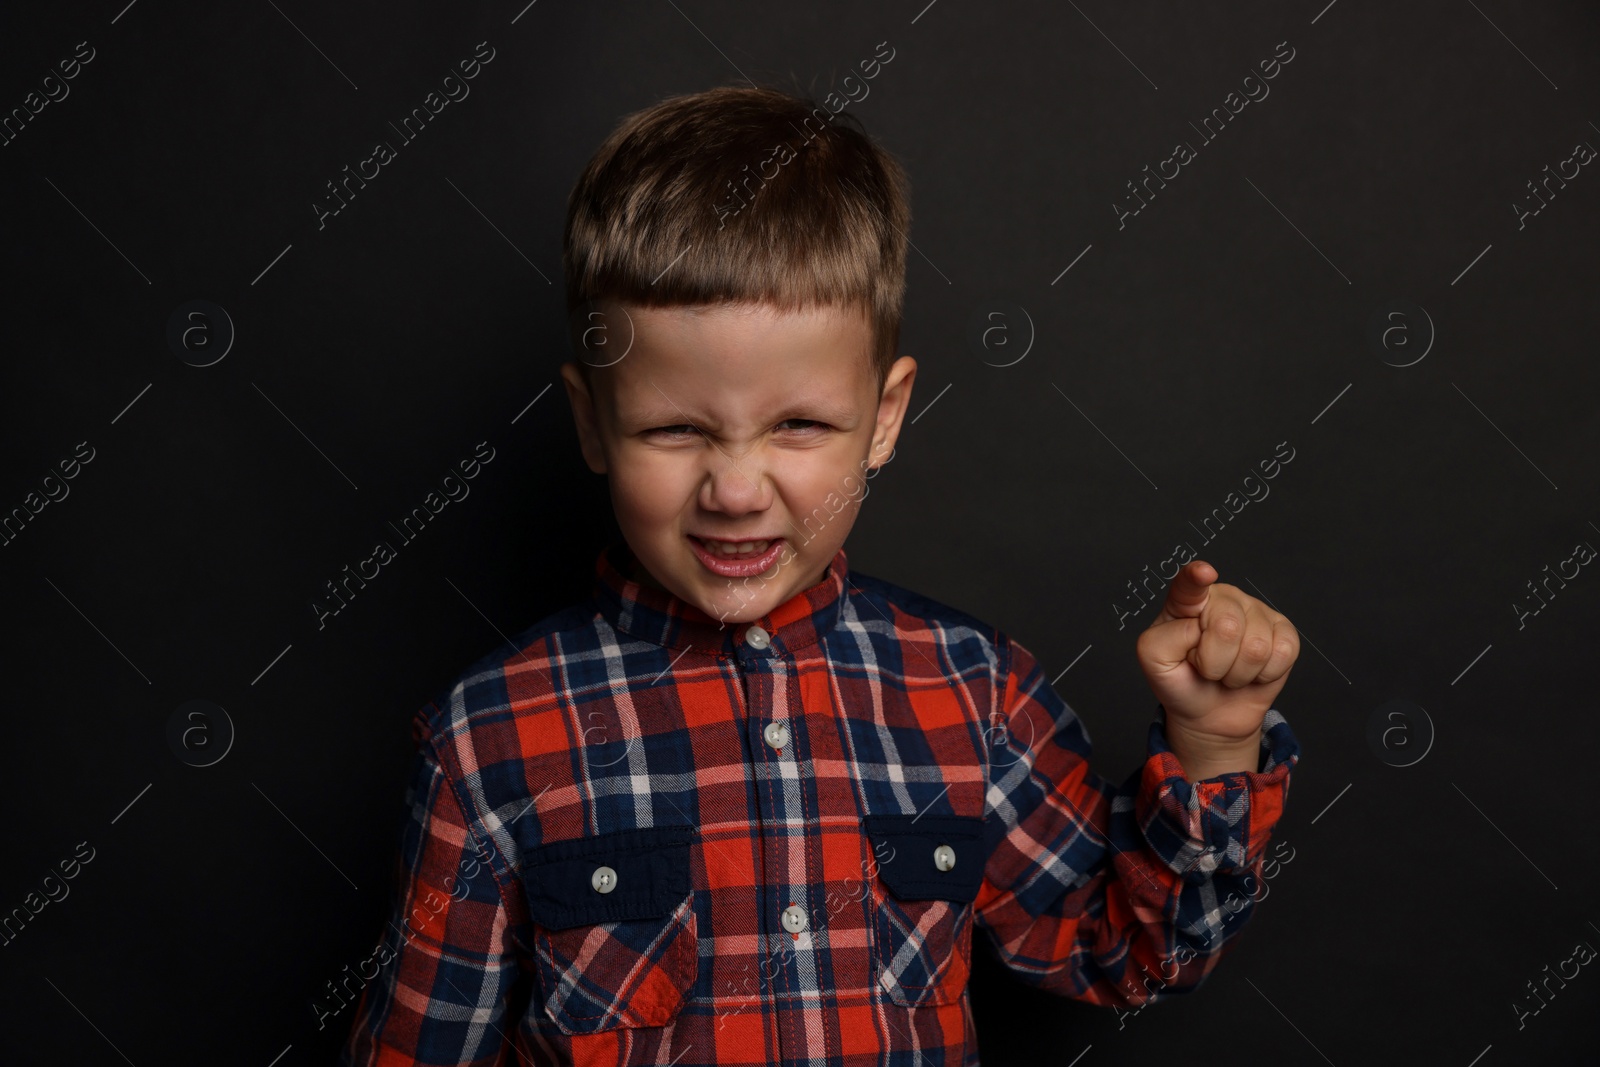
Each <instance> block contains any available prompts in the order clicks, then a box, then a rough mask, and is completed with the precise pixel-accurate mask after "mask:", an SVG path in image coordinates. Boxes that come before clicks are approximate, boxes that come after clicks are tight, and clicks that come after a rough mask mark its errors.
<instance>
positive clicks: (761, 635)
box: [737, 625, 828, 1063]
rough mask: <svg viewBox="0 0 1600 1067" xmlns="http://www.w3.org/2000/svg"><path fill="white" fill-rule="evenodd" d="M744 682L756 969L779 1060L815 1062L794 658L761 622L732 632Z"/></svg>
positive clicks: (807, 831)
mask: <svg viewBox="0 0 1600 1067" xmlns="http://www.w3.org/2000/svg"><path fill="white" fill-rule="evenodd" d="M737 648H738V662H739V666H740V669H741V675H742V680H743V684H744V693H745V699H746V702H747V709H748V717H747V718H746V720H745V724H746V727H745V728H746V730H748V731H749V739H748V741H749V751H750V753H751V758H752V761H753V764H754V765H753V767H752V781H753V782H754V785H755V794H756V804H757V807H758V818H759V825H757V826H756V827H754V830H755V832H756V833H757V834H759V836H760V840H761V843H762V847H761V849H760V856H761V885H760V886H759V887H758V894H757V895H758V907H759V909H760V926H759V928H760V931H761V936H760V941H761V958H760V961H759V964H758V966H759V968H760V972H761V974H762V976H763V979H764V981H763V983H762V986H763V989H764V991H765V993H766V995H767V997H768V1000H769V1005H770V1010H771V1012H772V1013H773V1014H772V1017H773V1019H774V1021H775V1024H776V1033H777V1039H778V1051H779V1055H780V1058H781V1059H782V1061H783V1062H786V1063H787V1062H805V1061H815V1060H818V1059H821V1058H823V1057H825V1056H826V1055H827V1052H828V1050H827V1049H826V1047H825V1046H826V1043H827V1042H826V1036H825V1032H824V1029H823V1025H822V1024H823V1020H822V1013H821V1011H820V1008H819V1000H818V996H819V993H820V981H819V967H820V964H821V961H820V960H819V959H818V947H819V945H818V942H817V936H816V935H817V931H816V930H815V929H814V928H813V922H812V914H813V910H814V908H813V905H814V903H815V901H813V900H812V899H811V897H812V890H811V886H812V883H813V880H814V876H815V875H816V874H817V872H814V871H813V870H812V869H811V867H812V860H811V853H812V849H811V847H810V846H811V844H812V841H811V837H812V830H813V826H812V823H813V819H812V817H811V815H812V813H811V812H810V811H809V807H808V804H807V801H806V796H807V791H806V789H805V783H804V782H802V781H801V777H800V766H801V760H800V756H799V753H800V750H801V749H803V748H804V745H805V737H804V730H805V717H804V714H803V710H804V709H802V708H800V707H798V706H796V705H795V703H794V699H793V694H795V693H796V692H797V689H796V687H795V686H793V685H792V684H791V682H792V680H793V679H792V677H791V675H792V672H793V670H794V667H793V663H792V661H790V660H789V659H787V658H786V657H784V656H782V655H779V654H778V650H777V649H776V648H774V638H773V637H772V635H771V634H769V633H768V632H767V631H766V630H765V629H763V628H762V627H761V626H759V625H751V626H748V627H746V628H745V629H744V630H743V631H742V632H741V633H740V634H739V635H738V639H737Z"/></svg>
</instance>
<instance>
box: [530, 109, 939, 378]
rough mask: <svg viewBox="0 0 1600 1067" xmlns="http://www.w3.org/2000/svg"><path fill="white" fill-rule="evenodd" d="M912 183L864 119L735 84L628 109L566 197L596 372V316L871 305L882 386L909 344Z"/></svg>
mask: <svg viewBox="0 0 1600 1067" xmlns="http://www.w3.org/2000/svg"><path fill="white" fill-rule="evenodd" d="M909 187H910V183H909V180H908V179H907V177H906V174H905V171H904V170H903V169H902V168H901V167H900V165H899V163H898V162H896V160H895V159H894V157H892V156H891V155H890V154H889V153H888V152H887V151H885V150H884V149H883V148H881V147H880V146H879V145H878V144H877V143H876V142H875V141H873V140H872V139H871V138H870V137H868V136H867V134H866V132H865V130H864V129H862V128H861V125H860V122H859V120H857V119H856V118H855V116H853V115H848V114H847V113H844V112H840V113H838V114H835V113H834V112H832V111H830V110H829V109H828V108H826V107H822V106H818V105H815V104H813V103H812V102H810V101H808V100H804V99H801V98H799V97H797V96H792V95H790V94H788V93H785V92H782V91H780V90H777V89H770V88H743V87H737V86H722V87H718V88H714V89H707V90H705V91H703V92H698V93H690V94H684V95H680V96H673V97H669V98H667V99H665V100H662V101H660V102H659V103H656V104H654V105H652V106H650V107H647V108H645V109H643V110H642V111H636V112H634V113H632V114H630V115H628V116H626V117H625V118H624V119H623V120H622V122H621V123H619V124H618V126H617V128H616V129H615V130H613V131H612V132H611V134H610V135H609V136H608V137H607V138H606V139H605V141H604V143H602V144H601V145H600V147H599V149H598V150H597V151H596V152H595V154H594V156H593V157H592V158H591V159H590V160H589V163H588V165H587V166H586V167H585V168H584V170H583V173H582V174H581V175H580V176H579V178H578V180H577V182H576V183H575V184H574V185H573V188H572V192H571V195H570V196H569V197H568V200H567V219H566V227H565V230H564V232H563V235H562V249H561V265H562V271H563V274H564V280H565V284H566V307H567V317H568V327H569V333H570V337H571V340H572V344H573V349H574V352H575V353H576V354H577V356H578V359H577V363H578V366H579V368H580V370H581V371H582V373H583V374H584V376H585V378H587V377H588V375H589V367H590V365H591V364H593V365H597V366H598V365H604V360H600V359H594V360H590V359H587V358H586V353H585V347H586V346H585V343H584V340H583V338H584V332H585V330H586V329H587V328H588V326H589V322H588V311H589V309H592V308H594V307H596V306H597V304H598V302H600V301H606V300H610V301H620V302H622V303H624V304H635V305H639V306H645V307H673V306H686V305H688V306H694V305H710V304H766V305H770V306H774V307H776V308H778V309H781V310H786V311H797V310H801V309H804V308H808V307H814V306H819V305H831V306H836V307H842V308H846V309H852V308H860V309H864V310H865V311H866V312H867V315H868V321H869V323H870V325H871V329H872V351H871V352H870V353H868V355H869V358H870V360H871V366H872V371H873V373H874V375H875V377H876V383H877V388H878V389H879V390H880V391H881V389H882V387H883V382H884V379H885V377H886V376H887V374H888V369H889V366H890V365H891V364H892V363H893V362H894V360H895V352H896V349H897V348H898V347H899V342H900V316H901V307H902V304H903V301H904V296H905V259H906V244H907V238H906V232H907V230H908V229H909V228H910V222H911V208H910V200H909Z"/></svg>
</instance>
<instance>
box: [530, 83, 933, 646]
mask: <svg viewBox="0 0 1600 1067" xmlns="http://www.w3.org/2000/svg"><path fill="white" fill-rule="evenodd" d="M840 118H841V116H835V115H833V114H832V113H831V112H830V111H828V110H827V109H826V108H822V107H813V106H812V105H810V104H808V103H806V102H804V101H801V100H799V99H796V98H794V97H792V96H788V95H786V94H784V93H781V92H778V91H775V90H771V89H754V88H752V89H741V88H726V87H725V88H718V89H711V90H708V91H706V92H702V93H696V94H692V95H687V96H678V97H673V98H671V99H668V100H664V101H662V102H660V103H658V104H656V105H655V106H653V107H650V108H647V109H645V110H643V111H640V112H637V113H635V114H633V115H630V116H628V117H627V118H626V119H625V120H624V121H623V122H622V123H621V125H620V126H618V128H617V129H616V130H615V131H614V132H613V133H612V134H611V136H609V137H608V138H607V139H606V141H605V143H604V144H602V145H601V146H600V149H599V150H598V151H597V152H596V153H595V155H594V158H593V159H591V160H590V162H589V165H588V166H587V167H586V168H585V170H584V172H583V174H582V176H581V177H580V178H579V180H578V182H577V184H576V186H575V187H574V188H573V190H572V195H571V197H570V199H569V202H568V207H567V222H566V230H565V237H564V244H563V249H562V265H563V268H564V271H565V277H566V299H567V309H568V317H569V325H570V329H571V337H572V342H573V349H574V352H575V354H576V357H577V358H576V360H575V361H574V362H568V363H566V364H565V365H564V366H563V367H562V369H561V374H562V379H563V381H564V383H565V385H566V388H567V396H568V400H569V401H570V402H571V404H572V410H573V416H574V420H575V422H576V424H577V428H578V435H579V439H580V443H581V444H582V447H583V454H584V459H585V461H586V462H587V463H588V465H589V467H590V469H592V470H594V471H595V472H597V473H604V474H606V475H607V476H608V481H609V483H610V490H611V500H612V506H613V508H614V509H615V511H616V516H617V522H618V526H619V527H620V528H621V530H622V534H623V537H624V538H625V539H626V540H627V542H628V545H629V547H630V548H631V549H632V550H633V553H634V555H635V556H636V557H637V558H638V560H639V562H640V564H641V565H642V566H643V568H644V570H643V572H642V573H638V574H635V575H634V577H636V578H638V579H639V580H640V581H643V582H645V583H646V584H649V585H652V586H656V587H658V588H662V589H665V590H667V591H669V592H672V593H674V594H676V595H677V596H679V597H680V598H681V599H683V600H685V601H687V602H689V603H690V604H692V605H694V606H695V607H697V608H699V609H700V610H701V611H703V612H705V613H706V614H707V615H709V616H710V617H711V618H713V619H720V620H722V621H724V622H728V623H736V622H746V621H749V620H752V619H755V618H758V617H760V616H762V615H765V614H767V613H769V612H770V611H771V610H772V609H773V608H775V607H776V606H778V605H779V604H781V603H783V602H784V601H785V600H787V599H789V598H790V597H792V596H793V595H794V594H795V593H797V592H800V591H802V590H804V589H807V588H809V587H810V586H811V585H814V584H815V583H816V582H817V581H819V580H820V579H821V577H822V574H823V572H824V570H825V568H826V567H827V565H828V563H829V561H830V560H831V559H832V558H833V556H834V554H835V553H836V551H837V550H838V548H839V546H840V545H841V544H843V542H844V539H845V535H846V534H848V533H849V531H850V527H851V525H852V524H853V523H854V521H855V517H856V513H857V509H858V506H859V504H860V501H861V499H862V498H863V497H865V495H866V492H867V485H866V479H867V478H868V477H869V476H871V475H872V474H873V473H874V472H875V471H876V470H877V469H878V468H879V467H881V466H882V464H884V463H885V462H887V461H888V460H889V458H891V456H892V454H893V450H894V442H895V438H896V437H897V436H898V434H899V431H900V423H901V419H902V417H903V415H904V414H905V410H906V406H907V403H908V401H909V399H910V394H911V385H912V381H913V379H914V378H915V376H916V361H915V360H913V359H912V358H911V357H909V356H901V357H899V358H898V359H896V358H895V349H896V347H897V346H898V343H899V334H900V309H901V304H902V300H903V294H904V291H905V250H906V244H907V241H906V230H907V229H908V227H909V224H910V207H909V204H908V202H907V195H906V188H907V185H908V183H907V181H906V178H905V174H904V172H903V171H902V170H901V168H900V167H899V165H898V164H896V162H895V161H894V159H893V158H892V157H890V156H889V155H888V154H887V153H886V152H884V151H883V150H882V149H881V148H879V147H878V146H877V145H876V144H874V143H873V142H872V141H871V140H870V139H869V138H868V137H867V136H866V135H865V134H864V133H863V132H861V131H860V130H859V129H857V128H851V127H850V126H848V125H846V124H844V123H843V122H841V121H840ZM852 121H854V120H853V117H852ZM708 540H721V541H726V542H734V543H738V542H745V541H767V542H768V544H767V545H764V546H759V548H764V549H765V551H764V552H762V551H756V552H753V553H746V554H747V555H752V556H753V557H754V558H753V562H745V563H743V564H742V565H741V564H740V563H739V562H738V561H733V562H731V563H730V562H722V561H719V558H718V557H716V556H715V555H714V553H713V547H714V546H708V545H707V544H706V541H708Z"/></svg>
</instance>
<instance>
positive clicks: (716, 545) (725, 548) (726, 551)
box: [702, 539, 771, 556]
mask: <svg viewBox="0 0 1600 1067" xmlns="http://www.w3.org/2000/svg"><path fill="white" fill-rule="evenodd" d="M702 543H703V544H704V545H705V546H706V547H707V548H709V549H710V550H711V551H713V552H716V553H719V554H721V555H724V556H739V555H744V554H745V553H747V552H765V551H766V550H767V545H769V544H771V542H770V541H712V540H709V539H704V540H703V541H702Z"/></svg>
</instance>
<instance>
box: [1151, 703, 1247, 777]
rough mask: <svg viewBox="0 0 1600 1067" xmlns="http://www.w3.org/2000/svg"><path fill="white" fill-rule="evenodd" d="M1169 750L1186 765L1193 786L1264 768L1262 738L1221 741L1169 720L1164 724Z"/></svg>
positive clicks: (1186, 775)
mask: <svg viewBox="0 0 1600 1067" xmlns="http://www.w3.org/2000/svg"><path fill="white" fill-rule="evenodd" d="M1163 729H1164V730H1165V732H1166V735H1167V746H1168V747H1169V748H1171V749H1172V754H1173V755H1174V756H1177V757H1178V762H1179V763H1181V764H1183V777H1184V780H1185V781H1187V782H1190V783H1193V782H1200V781H1204V780H1205V779H1207V778H1215V777H1217V776H1218V775H1223V774H1239V773H1253V772H1255V771H1258V770H1260V768H1261V735H1260V733H1259V732H1257V733H1256V734H1255V735H1254V736H1252V737H1246V738H1222V737H1215V736H1211V735H1207V734H1201V733H1195V732H1193V731H1190V730H1188V729H1186V728H1185V727H1184V726H1183V725H1182V724H1180V723H1174V722H1173V721H1172V719H1171V717H1168V718H1167V720H1166V722H1165V723H1164V724H1163Z"/></svg>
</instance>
